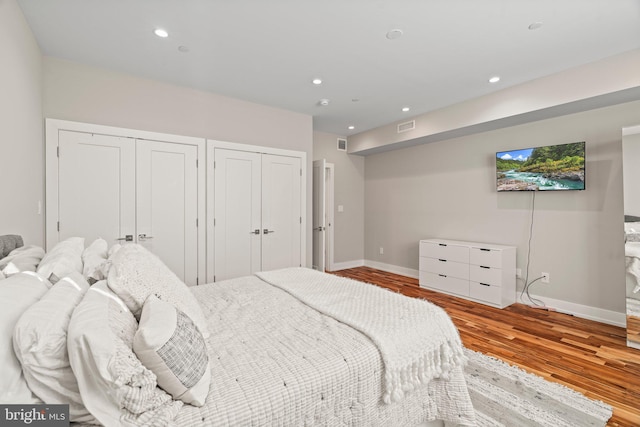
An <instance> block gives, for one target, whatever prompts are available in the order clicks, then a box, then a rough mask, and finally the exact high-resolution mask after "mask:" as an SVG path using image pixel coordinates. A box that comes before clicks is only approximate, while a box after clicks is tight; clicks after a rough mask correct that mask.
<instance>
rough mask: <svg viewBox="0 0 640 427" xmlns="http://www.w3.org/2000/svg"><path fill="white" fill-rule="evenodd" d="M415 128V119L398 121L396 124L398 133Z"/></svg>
mask: <svg viewBox="0 0 640 427" xmlns="http://www.w3.org/2000/svg"><path fill="white" fill-rule="evenodd" d="M415 128H416V121H415V120H411V121H409V122H404V123H400V124H399V125H398V133H402V132H407V131H410V130H414V129H415Z"/></svg>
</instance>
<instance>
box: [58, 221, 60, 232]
mask: <svg viewBox="0 0 640 427" xmlns="http://www.w3.org/2000/svg"><path fill="white" fill-rule="evenodd" d="M58 231H60V221H58Z"/></svg>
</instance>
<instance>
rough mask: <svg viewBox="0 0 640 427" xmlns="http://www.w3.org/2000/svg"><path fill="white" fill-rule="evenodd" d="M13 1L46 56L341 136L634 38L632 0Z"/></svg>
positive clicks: (565, 65) (613, 50)
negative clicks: (258, 108)
mask: <svg viewBox="0 0 640 427" xmlns="http://www.w3.org/2000/svg"><path fill="white" fill-rule="evenodd" d="M18 3H19V5H20V6H21V8H22V10H23V12H24V14H25V17H26V19H27V21H28V23H29V25H30V27H31V29H32V30H33V33H34V34H35V37H36V38H37V40H38V43H39V45H40V48H41V49H42V51H43V53H44V54H45V55H48V56H54V57H60V58H65V59H69V60H72V61H77V62H81V63H86V64H90V65H95V66H98V67H104V68H108V69H111V70H115V71H121V72H125V73H130V74H134V75H138V76H141V77H145V78H151V79H157V80H161V81H165V82H169V83H173V84H177V85H182V86H187V87H191V88H196V89H200V90H205V91H210V92H214V93H218V94H221V95H226V96H230V97H233V98H239V99H244V100H247V101H251V102H255V103H259V104H265V105H270V106H274V107H278V108H283V109H286V110H291V111H296V112H299V113H303V114H308V115H312V116H313V118H314V119H313V127H314V130H318V131H324V132H330V133H334V134H338V135H345V136H348V135H352V134H355V133H359V132H362V131H365V130H368V129H372V128H375V127H378V126H382V125H385V124H388V123H392V122H395V121H398V120H403V119H407V118H410V117H413V116H416V115H419V114H422V113H425V112H428V111H432V110H435V109H438V108H441V107H444V106H447V105H451V104H454V103H458V102H461V101H464V100H467V99H471V98H475V97H478V96H482V95H485V94H488V93H491V92H493V91H497V90H500V89H504V88H505V87H509V86H512V85H516V84H519V83H523V82H526V81H530V80H533V79H536V78H539V77H542V76H546V75H549V74H553V73H556V72H559V71H562V70H565V69H569V68H572V67H576V66H579V65H582V64H586V63H589V62H593V61H596V60H599V59H602V58H606V57H608V56H612V55H615V54H618V53H622V52H626V51H629V50H634V49H640V0H615V1H612V0H518V1H514V0H109V1H100V0H18ZM536 23H538V24H536ZM532 24H534V25H533V26H534V27H536V26H538V27H539V28H537V29H535V28H534V29H529V26H530V25H532ZM156 28H163V29H165V30H166V31H167V32H168V33H169V36H168V37H166V38H160V37H157V36H156V35H154V33H153V31H154V29H156ZM392 30H401V32H402V34H401V36H400V37H397V38H393V37H392V38H388V37H387V34H388V33H389V32H390V31H392ZM394 34H396V35H398V33H397V32H396V33H394ZM496 75H497V76H500V77H501V80H500V81H499V82H498V83H493V84H491V83H489V82H488V80H489V78H490V77H492V76H496ZM603 77H607V76H603ZM314 78H320V79H322V84H321V85H314V84H312V80H313V79H314ZM322 99H327V100H328V105H326V106H323V105H321V103H320V100H322ZM403 107H409V108H410V110H409V111H408V112H403V111H401V109H402V108H403ZM348 126H353V127H354V128H353V129H351V130H350V129H348Z"/></svg>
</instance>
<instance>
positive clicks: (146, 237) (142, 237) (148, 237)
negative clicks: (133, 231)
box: [138, 234, 153, 241]
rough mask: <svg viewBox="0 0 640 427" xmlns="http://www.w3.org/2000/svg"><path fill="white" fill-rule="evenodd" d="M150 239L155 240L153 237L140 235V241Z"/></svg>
mask: <svg viewBox="0 0 640 427" xmlns="http://www.w3.org/2000/svg"><path fill="white" fill-rule="evenodd" d="M149 239H153V236H147V235H146V234H138V240H142V241H145V240H149Z"/></svg>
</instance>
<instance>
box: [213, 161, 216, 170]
mask: <svg viewBox="0 0 640 427" xmlns="http://www.w3.org/2000/svg"><path fill="white" fill-rule="evenodd" d="M213 168H214V169H215V168H216V162H215V161H214V162H213Z"/></svg>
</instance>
